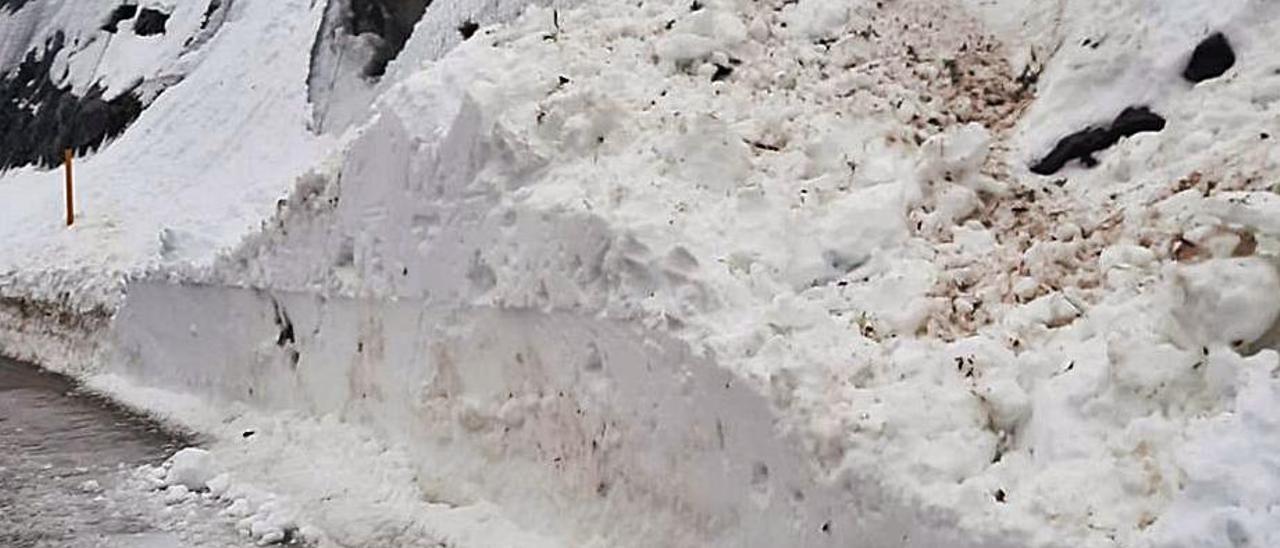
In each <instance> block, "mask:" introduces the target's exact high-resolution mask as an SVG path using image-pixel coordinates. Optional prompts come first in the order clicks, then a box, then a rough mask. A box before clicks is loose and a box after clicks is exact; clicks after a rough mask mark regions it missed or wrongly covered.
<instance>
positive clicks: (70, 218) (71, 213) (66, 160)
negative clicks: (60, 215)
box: [62, 148, 76, 226]
mask: <svg viewBox="0 0 1280 548" xmlns="http://www.w3.org/2000/svg"><path fill="white" fill-rule="evenodd" d="M72 155H73V153H72V151H71V149H69V148H68V149H65V150H63V151H62V164H63V165H64V166H66V168H67V226H71V224H72V223H75V222H76V211H75V207H74V206H73V205H72V204H73V203H74V199H73V196H74V194H73V192H72V189H71V156H72Z"/></svg>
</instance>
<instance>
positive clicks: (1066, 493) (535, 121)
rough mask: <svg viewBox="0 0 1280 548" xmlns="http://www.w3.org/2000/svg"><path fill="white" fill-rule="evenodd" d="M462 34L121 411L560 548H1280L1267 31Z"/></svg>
mask: <svg viewBox="0 0 1280 548" xmlns="http://www.w3.org/2000/svg"><path fill="white" fill-rule="evenodd" d="M447 5H448V6H452V7H453V8H456V10H452V11H442V12H433V11H432V10H431V9H428V10H427V13H426V19H424V21H423V22H421V23H419V25H418V27H417V29H416V31H415V34H414V36H413V37H411V38H409V40H408V41H407V42H406V43H405V45H404V49H403V50H402V51H401V53H400V56H399V57H398V58H397V60H395V61H391V62H390V63H389V64H388V65H387V71H386V72H385V74H383V75H382V76H381V77H380V78H379V79H378V80H377V81H376V82H372V81H363V80H362V81H359V82H357V83H358V84H359V86H361V87H360V90H361V91H360V92H359V93H355V92H352V93H350V94H347V93H346V92H342V93H338V94H336V95H335V97H336V98H337V99H336V100H337V101H339V102H340V103H331V104H330V105H329V107H330V108H331V110H330V112H338V111H341V112H342V113H344V114H342V115H341V116H339V118H342V119H345V120H347V121H348V122H349V123H352V124H353V125H351V126H350V128H351V130H350V132H349V133H347V134H346V135H345V136H344V138H347V139H349V141H347V142H346V143H345V144H344V146H343V147H342V148H341V150H340V153H339V154H338V155H337V157H335V158H334V159H333V160H332V161H331V162H327V163H325V164H324V165H313V169H312V170H311V173H310V174H308V175H306V176H304V177H302V178H301V179H300V180H299V182H298V184H297V189H296V190H295V192H294V194H293V196H291V197H290V198H289V199H288V200H285V201H283V202H281V203H280V204H279V205H278V211H277V214H276V215H275V216H274V217H273V218H271V220H270V221H269V222H268V223H267V224H265V225H264V226H263V229H262V230H260V231H258V232H256V233H255V234H253V235H252V236H250V237H249V238H248V239H247V240H245V241H244V242H243V243H242V244H241V245H240V246H238V247H237V248H236V249H235V250H234V251H232V252H230V253H228V254H226V255H225V256H222V257H221V258H220V259H219V260H218V261H216V263H215V264H213V265H212V266H210V267H207V268H206V267H203V266H197V267H194V268H179V269H166V270H164V271H162V272H160V273H158V274H156V275H154V276H152V277H151V278H149V279H148V280H146V281H144V282H140V283H138V284H136V285H134V289H132V290H130V291H129V297H128V300H127V302H126V305H125V309H124V312H122V314H121V315H120V316H119V318H118V319H117V320H116V322H115V323H114V325H113V326H112V334H113V335H112V336H113V337H114V339H113V342H112V346H111V348H112V349H113V351H114V352H115V354H114V355H113V357H112V359H111V360H109V361H108V362H106V363H107V365H106V366H105V369H106V371H108V372H114V373H118V374H123V375H125V376H126V377H127V378H130V379H144V382H146V383H151V384H154V385H157V386H161V387H166V388H168V389H170V390H179V391H190V392H192V393H195V394H198V395H201V396H202V397H206V398H211V399H212V400H213V401H216V402H219V403H220V404H222V405H221V406H222V407H224V408H227V409H234V408H237V405H233V404H232V403H231V402H240V403H245V404H249V405H251V406H255V407H258V408H264V409H275V410H277V411H280V412H285V411H287V410H294V411H297V410H301V411H302V412H304V413H305V414H316V415H326V414H327V415H329V416H336V417H340V418H342V419H343V420H345V421H348V422H349V423H351V424H357V425H362V426H364V427H368V428H372V429H375V430H377V431H379V432H380V433H381V435H382V436H384V439H386V440H392V441H396V440H399V441H403V442H404V443H405V444H407V446H408V447H407V448H406V451H407V454H408V455H410V457H409V458H410V459H412V460H413V464H412V465H410V466H409V468H410V469H412V470H417V471H418V472H417V473H418V482H419V483H420V484H421V486H422V487H423V490H424V491H425V492H426V493H439V494H441V495H440V496H441V497H442V498H444V499H450V500H452V501H453V502H455V503H459V504H465V503H468V502H472V501H476V500H490V501H495V502H498V503H500V504H501V505H502V506H503V507H504V508H506V509H510V510H512V512H511V513H509V514H508V515H513V516H516V517H514V518H512V519H514V520H515V521H518V522H519V523H520V524H522V525H526V526H528V527H532V528H534V529H536V530H538V531H539V532H545V533H547V534H548V535H551V536H552V537H553V538H556V539H563V540H564V542H566V543H568V544H587V545H590V544H592V543H598V544H602V545H617V544H622V545H632V544H635V545H638V544H642V543H645V542H646V540H647V539H651V538H652V537H650V536H649V535H661V536H659V537H658V538H659V539H660V542H659V543H662V542H661V541H665V542H667V543H669V544H677V545H700V544H703V543H711V544H721V545H739V544H747V545H752V544H755V543H757V541H758V542H759V544H766V543H767V541H773V542H774V543H776V544H793V543H801V544H810V545H828V544H829V545H844V544H850V543H852V542H866V543H870V544H871V545H899V544H901V543H904V542H906V543H917V545H920V546H931V545H947V546H953V545H954V546H963V545H966V544H972V545H989V544H988V543H991V542H995V541H993V540H992V538H993V537H994V538H999V539H1002V541H1004V542H1008V543H1010V544H1011V545H1063V546H1237V545H1248V544H1250V543H1252V544H1257V545H1268V544H1273V543H1275V542H1276V535H1277V534H1278V530H1277V528H1276V527H1275V525H1274V524H1275V523H1277V521H1276V520H1275V519H1274V518H1275V515H1274V513H1275V508H1277V507H1280V506H1278V501H1277V496H1278V495H1277V493H1280V475H1278V474H1276V473H1275V470H1276V467H1275V465H1274V464H1275V463H1274V457H1273V455H1274V450H1273V449H1274V448H1273V447H1271V445H1272V442H1271V441H1270V440H1274V439H1276V438H1277V435H1276V432H1277V429H1280V425H1278V424H1277V423H1276V422H1275V421H1274V420H1272V419H1271V418H1269V417H1273V416H1274V415H1275V410H1276V408H1277V407H1280V395H1278V393H1277V389H1280V382H1278V381H1277V374H1276V371H1277V355H1276V352H1275V351H1274V349H1273V348H1272V347H1273V346H1274V345H1275V341H1276V340H1277V339H1276V333H1277V330H1276V329H1275V322H1276V318H1277V314H1278V312H1280V301H1277V297H1276V295H1277V294H1280V278H1278V277H1277V274H1276V271H1275V266H1274V257H1275V253H1276V252H1277V249H1280V246H1278V245H1277V242H1278V240H1277V236H1278V235H1280V227H1278V226H1277V225H1276V224H1275V223H1274V222H1273V221H1271V220H1270V219H1272V218H1273V217H1274V216H1275V215H1276V213H1277V211H1278V209H1277V206H1278V205H1280V202H1277V201H1276V200H1275V199H1274V195H1273V194H1274V192H1273V188H1272V187H1273V181H1271V180H1270V177H1271V175H1270V173H1272V172H1273V171H1274V168H1275V167H1276V162H1277V157H1276V154H1275V152H1274V147H1270V146H1268V145H1269V141H1270V139H1272V135H1271V132H1272V131H1273V129H1272V128H1271V127H1270V125H1273V123H1274V120H1275V114H1276V101H1275V97H1277V96H1280V95H1277V93H1276V92H1277V90H1280V87H1278V86H1280V80H1277V79H1276V78H1275V75H1274V71H1275V67H1273V66H1271V65H1270V64H1269V63H1268V62H1267V61H1266V59H1267V58H1268V57H1267V53H1266V52H1267V51H1269V49H1272V48H1273V47H1274V46H1275V44H1274V41H1275V37H1276V36H1280V33H1277V32H1275V31H1276V30H1280V29H1276V28H1275V27H1276V25H1277V23H1276V21H1280V19H1278V18H1276V17H1275V15H1276V13H1275V10H1276V9H1277V8H1276V7H1275V6H1274V5H1273V4H1269V3H1259V2H1246V1H1238V2H1237V1H1233V2H1227V3H1222V4H1203V3H1197V2H1190V1H1187V2H1182V1H1178V2H1160V3H1156V2H1145V1H1135V2H1122V3H1115V2H1102V1H1093V0H1080V1H1072V2H1063V3H1057V4H1048V3H1027V2H1019V1H1014V0H1003V1H999V2H973V3H956V4H948V5H941V6H940V5H935V3H930V2H923V1H909V0H898V1H893V2H874V3H873V2H829V1H822V0H802V1H800V2H784V1H779V2H764V3H761V2H746V1H734V0H721V1H702V2H697V3H693V4H689V3H685V2H663V1H648V2H644V3H638V4H626V5H622V4H617V3H611V2H587V3H583V5H582V6H580V7H578V8H575V9H563V10H558V11H553V10H551V9H530V10H529V11H528V12H527V13H525V14H524V15H523V16H522V17H520V18H519V19H516V20H515V21H513V22H511V24H510V25H508V26H505V27H494V28H484V29H480V31H479V32H477V33H476V34H474V35H472V36H471V38H470V39H469V40H467V41H466V42H465V43H463V45H462V46H461V47H459V48H457V49H455V50H447V47H448V44H452V43H456V42H457V41H461V39H462V38H461V36H460V35H459V34H458V32H457V29H456V25H457V24H458V21H459V19H458V18H455V17H454V16H453V15H456V14H462V13H466V12H467V10H470V9H478V8H477V6H475V5H471V4H469V3H465V2H456V3H451V4H447ZM502 6H504V7H502V9H503V10H507V9H510V10H512V11H514V10H515V9H516V8H518V7H519V6H518V3H508V4H502ZM311 13H312V14H313V16H314V17H316V18H322V15H321V14H319V10H313V12H311ZM433 13H435V14H436V15H435V16H433ZM464 22H465V21H464ZM314 23H316V24H317V25H318V24H319V22H318V19H317V20H315V21H314ZM426 29H438V30H441V31H442V32H423V31H424V30H426ZM1219 31H1220V32H1223V33H1224V34H1225V35H1226V36H1228V37H1229V39H1230V41H1231V44H1232V46H1233V47H1234V48H1235V51H1234V53H1235V55H1236V57H1237V63H1236V65H1235V66H1234V67H1233V68H1231V69H1230V70H1228V71H1226V72H1225V73H1223V74H1222V75H1220V76H1218V77H1217V78H1212V79H1208V80H1205V81H1203V82H1198V83H1192V82H1188V81H1186V80H1184V79H1183V77H1182V75H1183V73H1184V69H1185V66H1186V64H1187V62H1188V61H1189V58H1190V57H1191V55H1192V52H1193V51H1194V49H1195V47H1196V45H1197V44H1198V43H1200V42H1201V41H1202V40H1203V39H1204V38H1206V37H1208V36H1210V35H1211V34H1212V33H1214V32H1219ZM446 51H448V53H447V54H446V53H445V52H446ZM290 66H291V67H293V66H294V65H290ZM359 66H364V65H363V64H360V65H359ZM311 75H312V76H314V75H315V72H314V71H312V72H311ZM291 81H292V82H295V83H296V82H300V81H302V80H291ZM291 86H293V84H291ZM288 89H289V90H290V91H289V97H290V98H295V97H298V96H299V94H300V93H301V91H300V88H298V87H289V88H288ZM335 89H337V88H335ZM167 95H168V94H166V96H167ZM350 97H357V98H362V97H377V100H376V102H375V103H374V104H373V105H372V106H371V107H370V106H368V105H366V104H365V101H364V100H363V99H361V100H359V101H357V100H350V101H349V102H342V101H348V98H350ZM291 104H292V103H291ZM1130 107H1133V108H1135V109H1136V108H1146V109H1149V110H1150V112H1152V113H1157V114H1159V115H1160V116H1161V117H1162V118H1164V119H1165V120H1167V124H1166V125H1165V126H1164V127H1163V129H1161V130H1160V131H1158V132H1146V133H1139V134H1133V135H1130V136H1127V137H1125V138H1117V139H1110V138H1109V137H1110V136H1108V138H1107V139H1106V141H1107V142H1106V143H1104V144H1105V145H1106V146H1105V147H1103V148H1102V150H1100V151H1091V152H1088V153H1085V154H1082V155H1075V156H1076V157H1078V158H1079V159H1080V160H1083V162H1075V161H1072V162H1067V163H1065V164H1064V165H1063V166H1062V169H1061V170H1060V171H1058V172H1057V173H1056V174H1055V175H1054V176H1052V177H1039V176H1035V175H1033V174H1032V173H1030V172H1029V170H1028V168H1027V166H1029V165H1031V164H1032V163H1033V162H1035V161H1036V160H1038V159H1040V158H1043V157H1044V156H1045V155H1046V154H1048V153H1049V152H1050V150H1052V149H1053V148H1054V147H1055V145H1056V144H1057V143H1059V142H1060V141H1061V140H1062V139H1063V138H1064V137H1067V136H1070V135H1073V134H1079V132H1080V131H1082V130H1084V131H1087V130H1088V128H1091V127H1103V126H1106V125H1107V124H1111V123H1112V122H1113V121H1114V120H1115V119H1116V117H1117V116H1118V115H1120V114H1121V113H1122V112H1124V111H1125V110H1126V109H1127V108H1130ZM332 109H337V110H332ZM145 120H146V115H144V116H143V118H142V121H143V122H144V121H145ZM348 122H343V123H342V124H338V127H347V126H346V125H345V124H346V123H348ZM139 123H142V122H139ZM291 127H292V126H291ZM127 135H128V134H126V139H127V138H128V137H127ZM1086 135H1087V134H1086ZM1094 152H1096V155H1095V154H1093V153H1094ZM1094 161H1096V163H1097V166H1096V167H1093V168H1092V169H1088V168H1087V167H1086V166H1085V165H1083V164H1085V163H1092V162H1094ZM309 165H310V164H309ZM179 248H180V247H179ZM227 285H230V286H238V287H242V288H243V289H227V288H226V287H225V286H227ZM193 349H194V350H196V351H191V350H193ZM535 356H536V357H537V359H536V360H535V359H534V357H535ZM561 391H563V392H564V396H561V395H560V393H561ZM553 393H554V395H552V394H553ZM508 395H509V396H508ZM140 401H143V402H147V401H149V400H146V399H142V400H140ZM224 412H225V413H228V414H231V413H232V412H229V411H224ZM228 420H235V418H234V417H228ZM214 422H215V423H216V421H214ZM742 432H746V435H743V434H742ZM590 442H595V446H594V450H593V449H592V448H591V447H592V446H591V443H590ZM735 444H737V445H735ZM436 467H439V468H438V469H437V468H436ZM486 470H487V471H495V470H496V472H494V473H495V474H496V475H495V476H493V477H490V476H488V475H486V474H485V473H484V472H485V471H486ZM396 477H401V478H402V477H405V476H403V475H401V476H396ZM797 486H798V487H797ZM295 487H296V485H295ZM793 489H794V490H793ZM797 493H799V495H797ZM311 495H314V496H315V497H317V498H322V495H319V494H316V493H311ZM903 534H905V535H906V537H907V538H906V540H905V541H904V540H903V539H902V538H900V537H899V535H903Z"/></svg>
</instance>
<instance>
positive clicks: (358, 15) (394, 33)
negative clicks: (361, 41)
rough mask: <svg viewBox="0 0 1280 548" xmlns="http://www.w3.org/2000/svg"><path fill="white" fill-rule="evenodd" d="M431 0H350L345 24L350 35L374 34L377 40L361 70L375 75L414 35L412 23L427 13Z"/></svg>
mask: <svg viewBox="0 0 1280 548" xmlns="http://www.w3.org/2000/svg"><path fill="white" fill-rule="evenodd" d="M430 5H431V0H351V12H350V13H351V18H350V20H349V21H348V23H347V27H348V29H349V30H350V32H351V35H352V36H359V35H361V34H374V35H376V36H378V38H380V43H379V44H378V46H377V48H376V49H375V51H374V53H373V58H371V59H369V64H368V65H366V66H365V69H364V74H365V76H367V77H369V78H378V77H381V76H382V75H383V74H386V72H387V65H388V64H390V63H391V61H392V60H394V59H395V58H396V57H397V56H399V55H400V52H401V51H402V50H404V45H405V44H406V43H408V42H409V37H410V36H412V35H413V27H414V25H417V24H418V20H420V19H422V14H424V13H426V11H427V7H428V6H430Z"/></svg>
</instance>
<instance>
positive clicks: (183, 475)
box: [164, 447, 214, 491]
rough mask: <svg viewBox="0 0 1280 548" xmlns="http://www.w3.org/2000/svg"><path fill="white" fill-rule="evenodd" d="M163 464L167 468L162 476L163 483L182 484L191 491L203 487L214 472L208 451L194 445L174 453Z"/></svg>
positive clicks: (170, 484) (169, 484)
mask: <svg viewBox="0 0 1280 548" xmlns="http://www.w3.org/2000/svg"><path fill="white" fill-rule="evenodd" d="M165 466H166V468H168V470H167V471H166V472H165V476H164V483H165V485H168V486H170V487H172V486H183V487H186V488H187V489H191V490H193V491H199V490H203V489H205V487H206V483H207V482H208V481H209V479H210V478H212V477H213V474H214V470H213V457H212V456H210V455H209V452H208V451H206V450H204V449H200V448H196V447H188V448H186V449H183V450H181V451H178V452H177V453H174V455H173V456H172V457H170V458H169V460H168V462H166V463H165Z"/></svg>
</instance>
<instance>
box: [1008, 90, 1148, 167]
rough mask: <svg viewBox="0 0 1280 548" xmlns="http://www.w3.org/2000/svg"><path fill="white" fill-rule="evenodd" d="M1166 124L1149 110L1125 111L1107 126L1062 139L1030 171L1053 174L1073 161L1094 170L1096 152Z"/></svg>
mask: <svg viewBox="0 0 1280 548" xmlns="http://www.w3.org/2000/svg"><path fill="white" fill-rule="evenodd" d="M1164 125H1165V122H1164V118H1163V117H1161V116H1160V115H1159V114H1156V113H1154V112H1151V109H1149V108H1147V107H1129V108H1126V109H1124V112H1121V113H1120V115H1119V116H1117V117H1116V119H1115V121H1114V122H1112V123H1111V125H1110V126H1108V127H1091V128H1087V129H1083V130H1080V131H1077V132H1075V133H1072V134H1071V135H1068V136H1066V137H1063V138H1062V140H1061V141H1058V144H1057V146H1055V147H1053V152H1050V153H1049V155H1048V156H1045V157H1044V158H1043V159H1041V160H1040V161H1039V162H1036V163H1035V164H1034V165H1032V166H1031V172H1032V173H1035V174H1037V175H1052V174H1054V173H1057V172H1058V170H1060V169H1062V168H1063V166H1065V165H1067V162H1070V161H1072V160H1080V162H1081V163H1083V164H1084V165H1085V166H1086V167H1093V166H1095V165H1097V164H1098V160H1097V159H1095V158H1094V157H1093V155H1094V154H1095V153H1097V152H1100V151H1103V150H1106V149H1108V148H1111V147H1112V146H1114V145H1115V144H1116V143H1118V142H1120V139H1123V138H1125V137H1129V136H1132V135H1137V134H1139V133H1144V132H1153V131H1160V130H1162V129H1164Z"/></svg>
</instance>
